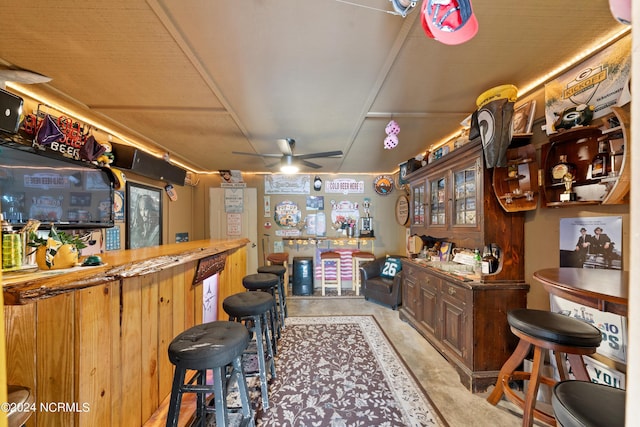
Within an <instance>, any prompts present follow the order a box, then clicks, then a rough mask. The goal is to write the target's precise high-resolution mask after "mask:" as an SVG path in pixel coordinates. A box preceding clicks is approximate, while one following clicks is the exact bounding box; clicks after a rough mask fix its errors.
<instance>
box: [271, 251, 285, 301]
mask: <svg viewBox="0 0 640 427" xmlns="http://www.w3.org/2000/svg"><path fill="white" fill-rule="evenodd" d="M267 265H281V266H283V267H284V268H285V269H286V271H285V273H284V292H285V294H286V295H289V252H274V253H272V254H269V255H267Z"/></svg>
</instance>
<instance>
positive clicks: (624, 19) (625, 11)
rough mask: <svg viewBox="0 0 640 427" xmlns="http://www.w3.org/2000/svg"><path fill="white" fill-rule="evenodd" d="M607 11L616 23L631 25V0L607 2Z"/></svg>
mask: <svg viewBox="0 0 640 427" xmlns="http://www.w3.org/2000/svg"><path fill="white" fill-rule="evenodd" d="M609 9H611V14H612V15H613V17H614V18H616V21H618V22H620V23H621V24H625V25H631V0H609Z"/></svg>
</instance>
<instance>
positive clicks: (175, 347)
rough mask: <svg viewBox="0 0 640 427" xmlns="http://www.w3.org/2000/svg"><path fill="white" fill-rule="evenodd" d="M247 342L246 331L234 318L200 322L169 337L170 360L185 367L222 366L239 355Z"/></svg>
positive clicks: (205, 367)
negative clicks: (233, 320) (171, 339)
mask: <svg viewBox="0 0 640 427" xmlns="http://www.w3.org/2000/svg"><path fill="white" fill-rule="evenodd" d="M239 326H240V327H239ZM247 345H249V334H248V333H247V330H246V328H242V325H238V324H237V323H234V322H210V323H203V324H201V325H196V326H194V327H192V328H189V329H187V330H186V331H184V332H182V333H181V334H180V335H178V336H177V337H175V338H174V339H173V341H171V344H169V360H170V361H171V363H173V364H174V365H176V366H177V365H184V366H186V367H187V368H188V369H207V368H212V367H214V366H225V365H228V364H229V363H231V361H233V359H234V357H237V356H239V355H241V354H242V352H243V351H244V349H245V348H247Z"/></svg>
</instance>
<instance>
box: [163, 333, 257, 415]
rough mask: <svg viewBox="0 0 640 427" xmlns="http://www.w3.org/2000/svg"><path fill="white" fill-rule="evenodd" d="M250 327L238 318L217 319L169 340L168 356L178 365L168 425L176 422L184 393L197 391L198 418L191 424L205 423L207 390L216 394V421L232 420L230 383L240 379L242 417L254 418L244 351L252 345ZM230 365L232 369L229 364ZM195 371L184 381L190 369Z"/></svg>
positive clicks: (172, 390)
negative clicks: (209, 380) (209, 381)
mask: <svg viewBox="0 0 640 427" xmlns="http://www.w3.org/2000/svg"><path fill="white" fill-rule="evenodd" d="M249 341H250V336H249V331H248V330H247V328H245V327H244V326H243V325H241V324H239V323H235V322H227V321H215V322H209V323H203V324H201V325H196V326H193V327H191V328H189V329H187V330H186V331H184V332H182V333H181V334H179V335H178V336H176V337H175V338H174V339H173V341H171V343H170V344H169V348H168V354H169V360H170V361H171V363H173V364H174V365H175V367H176V368H175V373H174V377H173V386H172V389H171V399H170V402H169V412H168V414H167V424H166V425H167V426H177V425H178V418H179V416H180V405H181V402H182V394H183V393H195V394H197V399H196V420H195V421H194V422H193V424H192V425H195V426H198V425H200V426H204V425H205V423H206V418H207V417H206V414H207V410H210V409H211V408H210V407H208V406H207V405H206V402H205V397H206V395H207V394H212V393H213V395H214V402H215V416H216V425H217V426H220V427H223V426H227V425H228V424H229V410H228V408H227V403H226V400H227V396H226V393H227V390H228V386H227V384H228V383H229V382H231V381H233V380H236V381H237V384H238V390H239V397H240V401H241V404H242V410H241V411H242V416H243V420H245V421H250V420H251V413H252V410H251V407H250V405H249V392H248V390H247V384H246V379H245V376H244V371H243V369H242V354H243V352H244V350H245V349H246V348H247V346H248V345H249ZM229 366H231V371H230V373H228V372H227V367H229ZM190 370H194V371H196V373H195V375H194V377H193V378H191V379H190V380H188V381H187V382H186V383H185V377H186V374H187V371H190ZM207 370H212V371H213V385H209V384H207Z"/></svg>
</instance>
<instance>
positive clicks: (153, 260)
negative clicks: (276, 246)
mask: <svg viewBox="0 0 640 427" xmlns="http://www.w3.org/2000/svg"><path fill="white" fill-rule="evenodd" d="M247 243H249V240H248V239H244V238H241V239H233V240H213V239H212V240H196V241H193V242H184V243H171V244H167V245H161V246H153V247H148V248H140V249H128V250H119V251H109V252H106V253H103V254H100V258H102V261H103V264H102V265H100V266H94V267H82V266H77V267H73V268H68V269H61V270H49V271H43V270H38V269H37V267H34V268H33V269H31V270H23V271H19V272H5V273H3V275H2V288H3V293H4V303H5V304H7V305H18V304H28V303H31V302H35V301H37V300H41V299H43V298H49V297H53V296H56V295H59V294H62V293H65V292H72V291H74V290H76V289H83V288H87V287H91V286H96V285H100V284H103V283H106V282H110V281H114V280H118V279H120V278H124V277H132V276H141V275H144V274H148V273H152V272H155V271H160V270H163V269H166V268H170V267H174V266H176V265H179V264H183V263H186V262H189V261H195V260H198V259H202V258H205V257H208V256H211V255H215V254H219V253H223V252H227V251H230V250H234V249H237V248H240V247H243V246H245V245H246V244H247ZM81 261H82V260H81Z"/></svg>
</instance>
